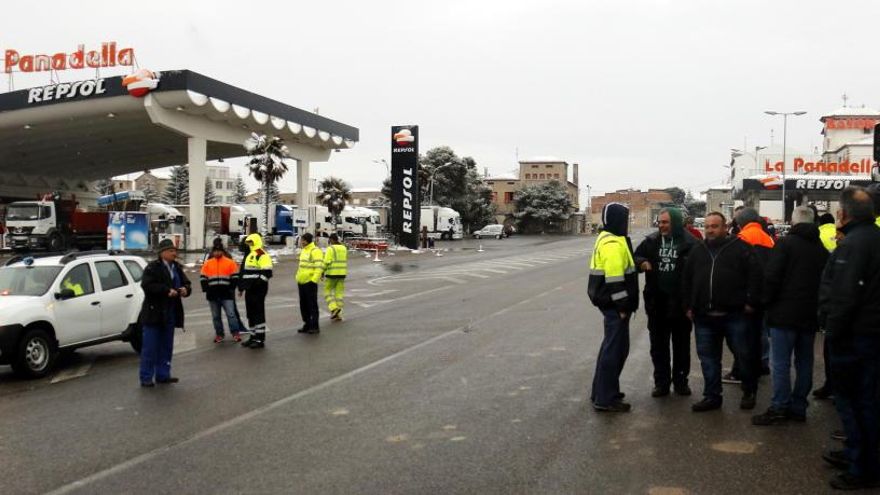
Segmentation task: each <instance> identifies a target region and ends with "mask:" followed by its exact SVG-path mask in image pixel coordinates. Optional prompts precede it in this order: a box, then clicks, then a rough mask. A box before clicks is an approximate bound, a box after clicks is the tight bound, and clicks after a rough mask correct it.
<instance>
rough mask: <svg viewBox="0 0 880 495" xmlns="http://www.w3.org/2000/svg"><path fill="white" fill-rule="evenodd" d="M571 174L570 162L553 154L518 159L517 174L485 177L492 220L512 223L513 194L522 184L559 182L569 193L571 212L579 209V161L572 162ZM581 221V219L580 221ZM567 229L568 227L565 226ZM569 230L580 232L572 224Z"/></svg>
mask: <svg viewBox="0 0 880 495" xmlns="http://www.w3.org/2000/svg"><path fill="white" fill-rule="evenodd" d="M571 168H572V175H571V179H569V164H568V162H566V161H565V160H562V159H559V158H555V157H549V156H548V157H536V158H529V159H526V160H520V162H519V174H518V176H506V175H501V176H497V177H487V178H485V179H484V181H485V182H486V185H487V186H489V188H490V189H492V204H494V205H495V212H496V213H495V219H496V221H497V222H498V223H501V224H506V223H513V222H514V219H513V213H514V211H515V209H516V204H515V202H514V195H515V193H516V192H517V191H519V190H520V189H521V188H523V187H525V186H530V185H535V184H541V183H546V182H550V181H551V180H555V181H558V182H560V183H562V184H563V185H565V187H566V189H567V190H568V196H569V198H571V202H572V204H573V205H574V209H573V212H575V211H578V210H579V209H580V206H579V204H578V164H577V163H574V164H572V165H571ZM581 223H582V222H581ZM566 230H568V229H566ZM571 230H572V231H580V230H581V227H580V226H572V228H571Z"/></svg>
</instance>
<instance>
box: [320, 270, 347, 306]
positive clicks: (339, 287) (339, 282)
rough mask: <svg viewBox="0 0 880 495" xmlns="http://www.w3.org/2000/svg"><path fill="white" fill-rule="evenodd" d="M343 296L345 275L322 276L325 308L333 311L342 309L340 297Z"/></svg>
mask: <svg viewBox="0 0 880 495" xmlns="http://www.w3.org/2000/svg"><path fill="white" fill-rule="evenodd" d="M344 296H345V277H344V276H342V277H331V276H327V277H325V278H324V300H325V301H327V308H328V309H329V310H330V311H331V312H333V311H334V310H336V309H338V310H339V311H342V305H343V302H342V298H343V297H344Z"/></svg>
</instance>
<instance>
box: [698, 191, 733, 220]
mask: <svg viewBox="0 0 880 495" xmlns="http://www.w3.org/2000/svg"><path fill="white" fill-rule="evenodd" d="M702 194H705V195H706V213H707V214H708V213H712V212H713V211H718V212H721V213H723V214H724V216H725V217H727V219H728V220H730V219H731V217H732V216H733V186H715V187H710V188H709V189H707V190H706V191H703V192H702Z"/></svg>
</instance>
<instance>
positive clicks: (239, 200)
mask: <svg viewBox="0 0 880 495" xmlns="http://www.w3.org/2000/svg"><path fill="white" fill-rule="evenodd" d="M247 195H248V190H247V184H245V182H244V178H243V177H242V176H241V174H238V176H237V177H236V178H235V195H234V196H233V199H232V202H233V203H235V204H243V203H244V202H245V201H247Z"/></svg>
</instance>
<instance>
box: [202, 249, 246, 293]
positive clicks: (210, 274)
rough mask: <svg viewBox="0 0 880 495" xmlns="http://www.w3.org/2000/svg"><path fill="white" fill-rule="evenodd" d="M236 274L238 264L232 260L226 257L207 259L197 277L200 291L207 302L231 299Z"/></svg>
mask: <svg viewBox="0 0 880 495" xmlns="http://www.w3.org/2000/svg"><path fill="white" fill-rule="evenodd" d="M236 273H238V263H236V262H235V261H233V260H232V259H230V258H228V257H226V256H221V257H220V258H214V257H213V256H212V257H210V258H208V260H207V261H205V263H204V264H203V265H202V273H201V277H199V280H200V282H201V284H202V291H203V292H204V293H205V295H206V296H207V298H208V300H209V301H219V300H223V299H232V297H233V295H234V293H235V280H234V279H235V274H236Z"/></svg>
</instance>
